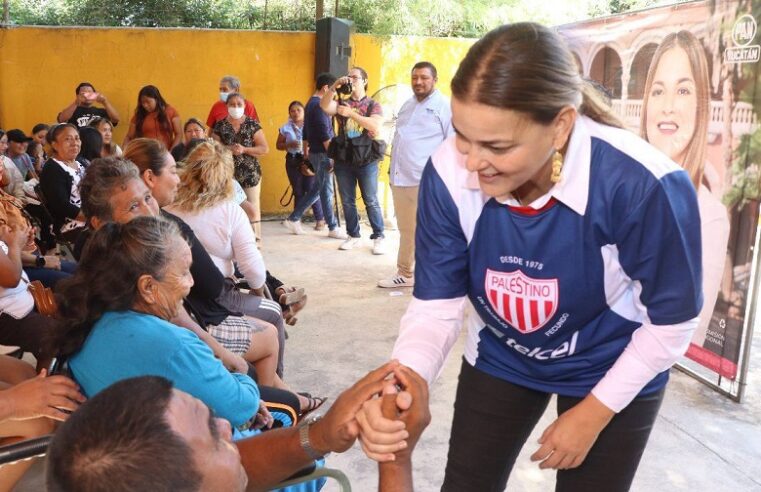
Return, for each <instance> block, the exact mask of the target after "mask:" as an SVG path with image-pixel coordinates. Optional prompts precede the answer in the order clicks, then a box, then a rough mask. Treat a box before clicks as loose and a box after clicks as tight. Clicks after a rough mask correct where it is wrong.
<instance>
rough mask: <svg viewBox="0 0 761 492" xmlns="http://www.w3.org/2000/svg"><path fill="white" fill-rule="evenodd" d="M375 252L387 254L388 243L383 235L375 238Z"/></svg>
mask: <svg viewBox="0 0 761 492" xmlns="http://www.w3.org/2000/svg"><path fill="white" fill-rule="evenodd" d="M373 254H374V255H385V254H386V243H385V241H384V240H383V238H382V237H376V238H375V239H373Z"/></svg>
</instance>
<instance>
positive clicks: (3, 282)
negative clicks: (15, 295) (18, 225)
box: [0, 224, 29, 289]
mask: <svg viewBox="0 0 761 492" xmlns="http://www.w3.org/2000/svg"><path fill="white" fill-rule="evenodd" d="M28 236H29V228H27V229H17V230H15V231H11V228H10V227H8V226H7V225H5V224H3V225H0V240H1V241H3V242H4V243H5V244H6V246H8V253H7V254H3V253H2V252H0V287H5V288H6V289H10V288H13V287H16V286H17V285H18V283H19V281H21V272H22V271H23V270H22V266H21V248H23V247H24V245H25V244H26V239H27V237H28Z"/></svg>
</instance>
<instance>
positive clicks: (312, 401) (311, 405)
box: [297, 391, 328, 419]
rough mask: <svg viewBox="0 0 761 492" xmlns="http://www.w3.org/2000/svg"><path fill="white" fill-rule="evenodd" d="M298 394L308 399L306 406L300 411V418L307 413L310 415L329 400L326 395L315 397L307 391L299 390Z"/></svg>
mask: <svg viewBox="0 0 761 492" xmlns="http://www.w3.org/2000/svg"><path fill="white" fill-rule="evenodd" d="M297 394H298V395H300V396H303V397H304V398H306V399H307V405H306V407H304V408H301V411H300V412H299V419H303V418H305V417H306V416H307V415H309V414H310V413H312V412H314V411H315V410H317V409H318V408H320V407H321V406H322V405H323V403H325V402H326V401H328V398H327V397H326V396H316V397H315V396H312V395H311V394H309V393H307V392H305V391H302V392H299V393H297Z"/></svg>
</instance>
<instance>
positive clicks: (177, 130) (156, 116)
mask: <svg viewBox="0 0 761 492" xmlns="http://www.w3.org/2000/svg"><path fill="white" fill-rule="evenodd" d="M138 137H143V138H155V139H156V140H160V141H161V142H163V144H164V145H165V146H166V148H167V149H171V148H172V147H174V146H175V145H177V144H178V143H180V140H181V139H182V126H181V124H180V115H179V113H178V112H177V110H176V109H174V108H173V107H172V106H170V105H169V104H168V103H167V102H166V101H165V100H164V98H163V97H161V92H159V89H158V87H156V86H153V85H146V86H145V87H143V88H142V89H140V92H139V93H138V95H137V109H135V115H134V116H133V117H132V120H130V123H129V130H128V131H127V136H126V137H124V143H123V145H124V146H126V145H127V143H128V142H129V141H130V140H132V139H133V138H138Z"/></svg>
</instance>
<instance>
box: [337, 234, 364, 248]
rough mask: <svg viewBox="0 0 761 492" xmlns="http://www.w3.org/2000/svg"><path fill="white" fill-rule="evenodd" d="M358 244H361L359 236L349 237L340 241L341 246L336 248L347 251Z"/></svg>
mask: <svg viewBox="0 0 761 492" xmlns="http://www.w3.org/2000/svg"><path fill="white" fill-rule="evenodd" d="M360 244H362V238H359V237H350V238H349V239H347V240H346V241H344V242H343V243H341V246H339V247H338V249H341V250H343V251H347V250H350V249H354V248H356V247H357V246H359V245H360Z"/></svg>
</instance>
